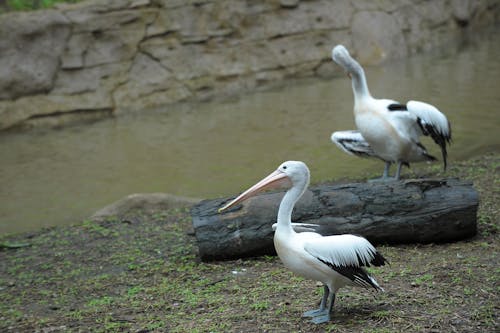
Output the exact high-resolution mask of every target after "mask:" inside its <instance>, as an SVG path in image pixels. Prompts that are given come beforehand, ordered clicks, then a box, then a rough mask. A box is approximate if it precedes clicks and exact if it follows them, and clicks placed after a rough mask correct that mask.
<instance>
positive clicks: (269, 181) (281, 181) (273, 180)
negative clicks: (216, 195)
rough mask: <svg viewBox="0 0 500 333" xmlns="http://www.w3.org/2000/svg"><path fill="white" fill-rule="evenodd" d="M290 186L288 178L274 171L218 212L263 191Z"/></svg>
mask: <svg viewBox="0 0 500 333" xmlns="http://www.w3.org/2000/svg"><path fill="white" fill-rule="evenodd" d="M290 184H291V182H290V178H288V176H287V175H286V174H285V173H284V172H282V171H280V170H276V171H274V172H273V173H271V174H270V175H269V176H267V177H266V178H264V179H262V180H261V181H260V182H258V183H257V184H255V185H253V186H252V187H250V188H249V189H248V190H246V191H245V192H243V193H241V194H240V195H239V196H238V197H237V198H235V199H234V200H232V201H231V202H229V203H227V204H226V205H225V206H224V207H222V208H219V210H218V212H219V213H222V212H223V211H225V210H226V209H229V208H231V207H233V206H235V205H237V204H238V203H240V202H242V201H244V200H246V199H248V198H250V197H252V196H254V195H256V194H258V193H260V192H262V191H264V190H268V189H273V188H277V187H281V186H283V185H290Z"/></svg>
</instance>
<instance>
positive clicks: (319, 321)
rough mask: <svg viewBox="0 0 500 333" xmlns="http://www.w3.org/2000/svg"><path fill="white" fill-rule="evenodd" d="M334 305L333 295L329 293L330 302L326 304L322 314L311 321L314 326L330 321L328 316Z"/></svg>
mask: <svg viewBox="0 0 500 333" xmlns="http://www.w3.org/2000/svg"><path fill="white" fill-rule="evenodd" d="M334 303H335V293H333V292H332V293H331V296H330V302H329V303H328V308H327V309H325V311H324V313H323V314H321V315H319V316H316V317H314V318H313V319H312V320H311V321H312V322H313V323H315V324H322V323H326V322H329V321H330V314H331V313H332V309H333V304H334Z"/></svg>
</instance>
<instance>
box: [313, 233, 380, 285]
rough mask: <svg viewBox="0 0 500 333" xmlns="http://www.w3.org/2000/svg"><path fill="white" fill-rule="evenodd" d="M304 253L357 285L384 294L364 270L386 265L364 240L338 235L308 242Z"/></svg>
mask: <svg viewBox="0 0 500 333" xmlns="http://www.w3.org/2000/svg"><path fill="white" fill-rule="evenodd" d="M304 249H305V250H306V251H307V252H308V253H309V254H311V255H312V256H314V257H315V258H317V259H318V260H319V261H321V262H322V263H324V264H325V265H327V266H329V267H330V268H332V269H333V270H335V271H336V272H337V273H339V274H341V275H343V276H344V277H346V278H348V279H350V280H351V281H352V282H353V283H354V284H357V285H359V286H361V287H373V288H375V289H377V290H383V289H382V288H381V287H380V286H379V285H378V283H377V281H375V279H374V278H372V277H371V276H370V274H368V273H367V272H366V271H365V270H364V269H363V267H369V266H371V265H374V266H382V265H385V263H386V262H387V261H386V260H385V258H384V257H383V256H382V255H381V254H380V253H378V252H377V250H376V249H375V247H374V246H373V245H372V244H370V242H368V241H367V240H366V239H364V238H363V237H358V236H354V235H339V236H328V237H321V238H316V239H313V240H310V241H308V242H306V243H305V245H304Z"/></svg>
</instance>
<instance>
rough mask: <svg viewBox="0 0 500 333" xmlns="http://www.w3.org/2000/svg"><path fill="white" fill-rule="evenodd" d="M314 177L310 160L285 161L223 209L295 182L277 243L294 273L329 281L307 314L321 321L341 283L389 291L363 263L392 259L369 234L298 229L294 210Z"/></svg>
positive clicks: (284, 204)
mask: <svg viewBox="0 0 500 333" xmlns="http://www.w3.org/2000/svg"><path fill="white" fill-rule="evenodd" d="M309 177H310V176H309V169H308V168H307V166H306V164H305V163H303V162H300V161H288V162H284V163H282V164H281V165H280V166H279V168H278V169H277V170H276V171H274V172H273V173H271V174H270V175H269V176H267V177H266V178H264V179H262V180H261V181H260V182H258V183H257V184H255V185H254V186H252V187H250V188H249V189H248V190H246V191H245V192H243V193H242V194H241V195H239V196H238V197H237V198H235V199H234V200H232V201H231V202H229V203H228V204H226V205H225V206H224V207H222V208H221V209H219V212H222V211H224V210H226V209H228V208H230V207H233V206H234V205H236V204H238V203H240V202H241V201H243V200H245V199H247V198H249V197H251V196H253V195H255V194H257V193H259V192H261V191H263V190H265V189H268V188H274V187H277V186H281V185H288V186H290V185H291V187H290V189H289V190H288V191H287V192H286V194H285V196H284V197H283V199H282V200H281V203H280V206H279V210H278V219H277V220H278V221H277V226H276V232H275V234H274V247H275V249H276V252H277V253H278V256H279V257H280V259H281V261H282V262H283V264H284V265H285V266H286V267H287V268H288V269H290V270H291V271H292V272H294V273H295V274H297V275H300V276H302V277H304V278H307V279H312V280H316V281H321V282H322V283H323V286H324V294H323V298H322V300H321V304H320V307H319V309H317V310H311V311H307V312H305V313H304V316H305V317H312V321H313V322H314V323H316V324H319V323H324V322H327V321H329V320H330V313H331V310H332V307H333V303H334V302H335V294H336V292H337V290H338V289H339V288H341V287H343V286H345V285H357V286H361V287H366V288H374V289H375V290H383V289H382V288H381V287H380V286H379V285H378V283H377V281H375V279H374V278H373V277H372V276H371V275H370V274H368V272H366V271H365V270H364V269H363V267H369V266H370V265H374V266H382V265H384V264H385V263H386V262H387V261H386V260H385V258H384V257H383V256H382V255H381V254H380V253H378V252H377V250H376V249H375V248H374V247H373V245H372V244H370V242H368V241H367V240H366V239H365V238H363V237H359V236H354V235H347V234H346V235H336V236H326V237H324V236H322V235H320V234H317V233H314V232H303V233H296V232H295V231H294V229H293V227H292V223H291V217H292V210H293V207H294V206H295V203H296V202H297V200H299V198H300V197H301V196H302V194H304V192H305V190H306V189H307V186H308V185H309Z"/></svg>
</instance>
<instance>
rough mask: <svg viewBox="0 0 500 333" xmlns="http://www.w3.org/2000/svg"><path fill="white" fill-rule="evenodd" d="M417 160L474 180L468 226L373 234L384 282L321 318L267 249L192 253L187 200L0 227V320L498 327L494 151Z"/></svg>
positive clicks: (267, 328) (308, 292) (230, 327)
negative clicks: (393, 238)
mask: <svg viewBox="0 0 500 333" xmlns="http://www.w3.org/2000/svg"><path fill="white" fill-rule="evenodd" d="M416 168H417V169H419V170H420V173H422V172H424V173H425V176H431V177H443V176H447V177H460V178H462V179H470V180H472V181H473V182H474V186H475V188H476V189H477V190H478V191H479V193H480V198H481V203H480V209H479V212H478V235H477V236H475V237H474V238H472V239H469V240H465V241H461V242H456V243H449V244H426V245H418V244H413V245H401V246H384V245H379V246H378V249H379V250H380V251H381V252H382V253H383V254H384V256H385V257H386V258H387V259H388V260H389V261H390V263H391V265H390V266H385V267H381V268H377V269H372V270H371V271H372V272H373V274H374V275H375V276H376V278H377V280H378V282H379V283H380V284H381V285H382V286H383V287H384V288H385V290H386V291H385V292H384V293H376V292H372V291H370V290H364V289H359V288H358V289H356V288H344V289H341V290H340V292H339V295H338V297H337V301H336V304H335V311H334V314H333V318H332V321H331V322H330V323H327V324H322V325H314V324H312V323H310V322H309V321H308V319H306V318H302V317H301V314H302V313H303V312H304V311H306V310H309V309H311V308H313V307H317V305H318V302H319V299H320V298H321V292H322V288H321V287H320V285H318V284H317V283H316V282H311V281H306V280H303V279H301V278H298V277H296V276H294V275H293V274H291V273H290V272H288V271H287V270H286V269H285V268H284V267H283V266H282V264H281V263H280V261H279V259H278V258H276V257H259V258H252V259H245V260H235V261H225V262H212V263H203V262H200V261H199V259H198V257H197V248H196V242H195V239H194V237H193V236H192V228H191V220H190V215H189V211H187V210H171V211H166V212H158V213H155V214H149V215H146V214H144V213H141V212H137V213H136V214H133V215H131V216H129V217H127V218H122V219H118V218H116V219H111V220H109V221H107V222H104V223H95V222H90V221H84V222H83V223H79V224H77V225H74V226H70V227H59V228H51V229H45V230H41V231H39V232H34V233H24V234H19V235H11V236H5V237H2V238H0V331H2V332H88V331H92V332H373V333H375V332H495V331H498V329H499V319H498V312H499V306H500V302H499V296H498V295H499V292H500V279H499V277H500V267H499V257H498V254H499V249H500V244H499V233H498V232H499V217H500V213H499V201H500V200H499V199H500V195H499V193H500V176H499V174H500V173H499V171H500V154H498V153H490V154H486V155H484V156H481V157H480V158H476V159H473V160H469V161H465V162H458V163H455V165H453V166H451V167H450V170H449V171H448V172H447V173H446V175H444V174H442V173H441V172H440V171H438V169H439V166H433V167H429V168H427V169H426V167H425V166H417V167H416ZM422 170H424V171H422ZM406 176H407V177H408V174H406ZM410 176H411V174H410ZM420 176H423V175H422V174H420Z"/></svg>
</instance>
